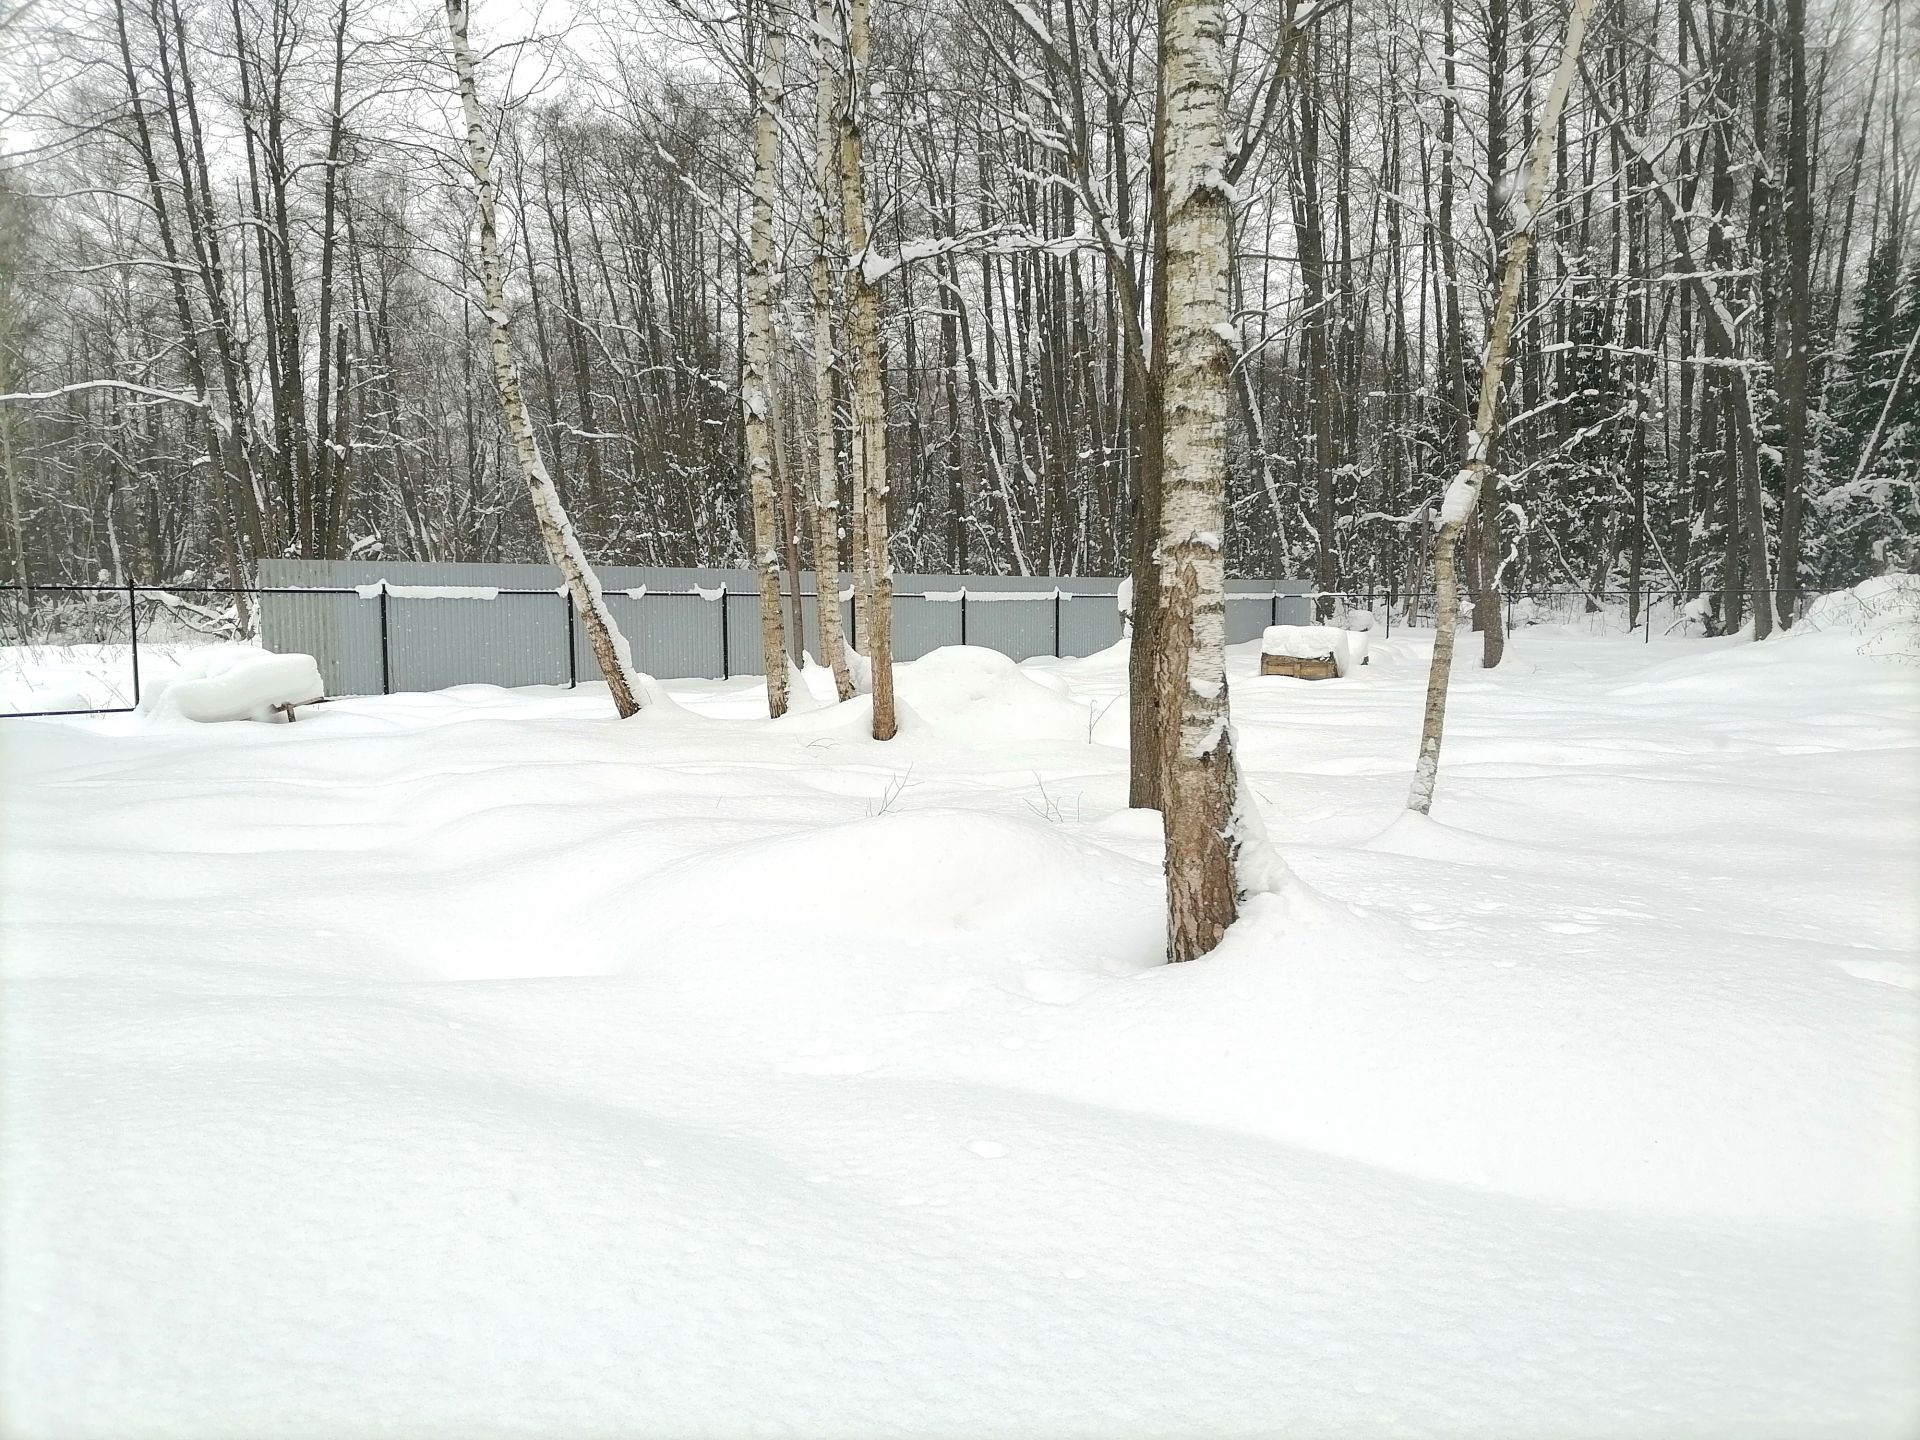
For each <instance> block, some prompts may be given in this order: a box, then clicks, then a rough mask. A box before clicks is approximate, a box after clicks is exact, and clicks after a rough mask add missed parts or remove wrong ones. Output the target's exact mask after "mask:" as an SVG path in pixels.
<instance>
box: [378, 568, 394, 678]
mask: <svg viewBox="0 0 1920 1440" xmlns="http://www.w3.org/2000/svg"><path fill="white" fill-rule="evenodd" d="M380 693H381V694H382V695H391V694H392V693H393V656H392V654H391V653H390V652H389V650H388V648H387V583H386V581H384V580H383V581H381V582H380Z"/></svg>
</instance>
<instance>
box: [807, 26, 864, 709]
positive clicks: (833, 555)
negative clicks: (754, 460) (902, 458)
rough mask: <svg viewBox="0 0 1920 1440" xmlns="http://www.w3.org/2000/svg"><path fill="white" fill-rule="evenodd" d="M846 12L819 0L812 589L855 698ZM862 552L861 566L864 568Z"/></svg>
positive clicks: (842, 689)
mask: <svg viewBox="0 0 1920 1440" xmlns="http://www.w3.org/2000/svg"><path fill="white" fill-rule="evenodd" d="M839 33H840V26H839V14H838V11H837V10H836V8H835V5H834V0H817V3H816V5H815V6H814V12H813V43H814V49H815V52H816V54H817V56H818V61H819V63H818V74H817V77H816V80H815V84H816V86H817V89H816V95H815V106H814V161H815V171H814V182H815V189H816V191H817V193H816V194H815V196H814V201H815V204H814V212H813V270H812V276H811V279H812V290H813V406H814V409H813V423H814V476H813V478H814V503H813V588H814V591H815V593H816V595H817V597H818V598H817V599H816V601H815V605H816V607H817V609H818V611H819V616H820V659H821V662H822V663H823V664H825V665H826V666H827V668H828V669H830V670H832V671H833V685H834V689H835V690H836V691H837V692H838V693H839V696H840V698H841V699H842V700H851V699H852V698H853V692H854V685H853V672H852V671H851V670H850V669H849V668H848V665H847V647H846V637H845V635H844V633H843V631H842V628H841V625H840V459H839V454H838V450H839V447H838V445H837V444H836V443H835V437H834V422H833V283H832V278H831V272H830V260H829V252H828V245H829V243H830V241H831V239H832V234H833V225H832V222H831V219H830V211H831V210H832V208H833V207H834V205H835V204H836V202H837V200H838V198H839V194H840V134H839V126H838V122H837V121H836V119H835V117H836V115H837V114H838V112H839V108H840V53H839V52H840V45H839V42H838V36H839ZM859 563H860V562H859V560H858V558H857V557H856V559H855V561H854V564H855V566H856V567H857V566H858V565H859Z"/></svg>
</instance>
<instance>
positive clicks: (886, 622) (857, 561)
mask: <svg viewBox="0 0 1920 1440" xmlns="http://www.w3.org/2000/svg"><path fill="white" fill-rule="evenodd" d="M867 10H868V0H849V3H848V5H847V87H846V91H845V93H844V94H843V95H842V96H841V99H840V208H841V212H842V214H843V216H844V217H845V224H846V231H847V309H848V315H849V325H848V328H849V330H850V331H851V332H852V335H851V339H852V346H851V348H852V350H853V385H852V387H851V388H852V391H853V417H854V425H853V430H854V447H855V449H856V450H857V452H858V455H859V463H858V464H857V465H856V466H855V467H854V471H855V474H856V475H857V476H858V477H859V480H860V494H858V495H856V496H855V497H854V506H855V508H856V509H857V510H858V511H859V512H860V516H861V518H862V519H863V520H864V522H865V523H864V524H863V525H862V526H860V527H859V533H860V536H861V540H862V543H861V545H860V546H859V547H858V549H857V551H856V553H855V554H854V557H853V563H854V568H855V570H856V572H858V573H859V574H860V575H861V577H862V579H863V581H864V583H863V584H862V585H861V586H860V589H861V591H862V593H863V595H865V596H866V597H868V603H867V606H866V609H865V613H863V614H862V616H861V618H860V623H861V625H862V627H863V631H862V633H863V634H864V636H865V638H866V642H867V663H868V664H869V665H870V666H871V667H872V671H873V738H874V739H876V740H891V739H892V738H893V737H894V733H895V731H896V730H897V729H898V728H899V726H898V724H897V722H896V720H895V717H894V710H893V559H892V556H891V554H890V553H889V547H888V543H887V542H888V538H889V537H888V531H889V529H890V526H889V524H888V520H887V493H888V486H887V396H886V379H885V376H884V375H883V374H882V373H881V366H880V287H879V284H878V282H877V281H875V280H873V279H872V278H870V271H869V267H868V254H867V249H868V243H869V241H870V240H871V238H872V237H871V235H870V234H869V232H868V226H867V214H866V175H865V163H864V159H863V149H864V145H863V141H862V137H861V126H862V121H861V113H862V111H863V110H864V109H865V106H866V100H867V96H866V74H867V55H868V49H869V45H868V38H867Z"/></svg>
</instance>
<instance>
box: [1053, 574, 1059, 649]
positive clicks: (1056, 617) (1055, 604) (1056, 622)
mask: <svg viewBox="0 0 1920 1440" xmlns="http://www.w3.org/2000/svg"><path fill="white" fill-rule="evenodd" d="M1053 658H1054V659H1056V660H1058V659H1059V658H1060V587H1059V586H1058V585H1056V586H1054V587H1053Z"/></svg>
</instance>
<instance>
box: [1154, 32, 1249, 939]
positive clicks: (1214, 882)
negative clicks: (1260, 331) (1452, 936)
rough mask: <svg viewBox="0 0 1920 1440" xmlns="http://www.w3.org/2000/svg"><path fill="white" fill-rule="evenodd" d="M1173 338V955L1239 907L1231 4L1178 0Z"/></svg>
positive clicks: (1164, 552)
mask: <svg viewBox="0 0 1920 1440" xmlns="http://www.w3.org/2000/svg"><path fill="white" fill-rule="evenodd" d="M1162 14H1163V16H1164V21H1163V23H1164V24H1165V25H1166V27H1167V34H1166V42H1165V45H1164V47H1163V53H1164V56H1165V58H1164V61H1163V64H1164V65H1165V75H1164V77H1163V92H1162V93H1163V95H1164V103H1165V105H1166V115H1165V126H1166V147H1167V148H1166V164H1165V166H1164V167H1163V175H1162V183H1163V184H1164V185H1165V186H1166V216H1167V221H1166V233H1165V247H1166V254H1165V258H1164V263H1165V265H1166V275H1167V334H1166V340H1167V345H1166V374H1165V382H1164V383H1165V389H1164V405H1165V426H1164V430H1163V433H1162V441H1161V444H1162V451H1161V454H1162V457H1163V458H1162V464H1161V487H1162V490H1161V496H1162V502H1161V521H1160V545H1159V565H1160V597H1159V602H1160V606H1161V609H1162V616H1163V621H1164V624H1163V627H1162V629H1161V631H1160V634H1161V636H1162V637H1163V643H1164V645H1165V649H1164V651H1163V653H1162V654H1161V656H1160V663H1159V665H1158V667H1157V671H1158V675H1159V681H1160V685H1161V698H1160V704H1161V707H1162V713H1166V714H1171V715H1177V716H1178V717H1179V726H1178V735H1177V741H1176V743H1175V744H1174V745H1173V746H1172V747H1170V749H1171V753H1169V754H1167V755H1165V756H1164V757H1163V766H1164V774H1165V782H1164V786H1163V791H1162V795H1161V825H1162V829H1163V831H1164V833H1165V836H1166V878H1167V958H1168V959H1169V960H1172V961H1178V960H1192V959H1195V958H1197V957H1198V956H1201V955H1204V954H1206V953H1207V952H1208V951H1209V950H1211V949H1213V947H1214V946H1215V945H1217V944H1218V943H1219V942H1220V937H1221V936H1222V935H1224V934H1225V933H1226V929H1227V926H1229V925H1231V924H1232V923H1233V920H1234V916H1235V914H1236V913H1237V911H1238V904H1239V893H1238V890H1239V886H1238V879H1237V876H1236V874H1235V862H1236V859H1237V857H1238V853H1239V849H1240V827H1239V826H1238V825H1237V824H1236V823H1235V821H1236V814H1235V809H1236V807H1235V797H1236V784H1235V781H1236V772H1235V767H1234V760H1233V735H1232V731H1231V729H1230V728H1229V725H1228V711H1227V668H1226V565H1225V557H1224V555H1223V554H1222V551H1221V541H1222V537H1223V535H1224V533H1225V529H1226V488H1227V408H1228V403H1229V397H1230V386H1231V375H1230V370H1231V366H1232V350H1231V344H1230V340H1229V336H1230V334H1231V332H1230V331H1229V330H1228V324H1227V322H1228V318H1229V309H1228V294H1227V250H1228V233H1227V221H1228V215H1227V206H1228V186H1227V182H1226V178H1225V176H1224V175H1223V173H1222V170H1223V167H1224V166H1225V164H1226V82H1225V75H1224V67H1223V63H1222V59H1223V57H1222V51H1223V45H1222V15H1221V7H1220V0H1166V3H1165V6H1164V9H1163V11H1162Z"/></svg>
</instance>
